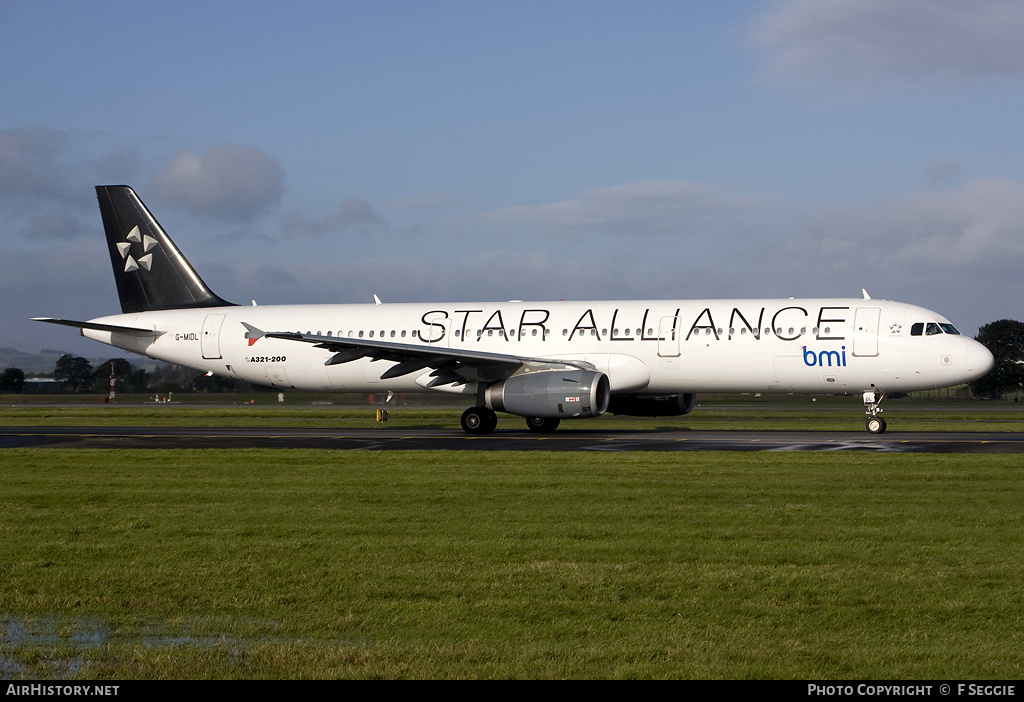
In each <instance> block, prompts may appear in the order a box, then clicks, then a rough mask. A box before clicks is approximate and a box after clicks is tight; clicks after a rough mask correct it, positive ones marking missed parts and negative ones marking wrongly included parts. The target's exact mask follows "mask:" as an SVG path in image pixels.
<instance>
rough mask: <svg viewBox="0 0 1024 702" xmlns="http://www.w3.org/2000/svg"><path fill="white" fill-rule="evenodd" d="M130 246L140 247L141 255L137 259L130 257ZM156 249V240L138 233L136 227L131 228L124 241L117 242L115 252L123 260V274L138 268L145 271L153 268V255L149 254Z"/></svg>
mask: <svg viewBox="0 0 1024 702" xmlns="http://www.w3.org/2000/svg"><path fill="white" fill-rule="evenodd" d="M132 244H141V245H142V255H141V256H139V257H138V259H136V258H134V257H133V256H132V255H131V251H132ZM156 247H157V240H156V239H154V238H153V237H151V236H149V235H148V234H142V233H141V232H140V231H139V227H138V225H136V226H134V227H132V230H131V231H130V232H128V236H126V237H125V240H124V241H119V242H117V251H118V253H120V254H121V258H123V259H124V272H125V273H131V272H132V271H137V270H139V269H140V268H142V269H143V270H147V271H148V270H150V269H151V268H152V266H153V254H152V253H151V252H152V251H153V249H155V248H156Z"/></svg>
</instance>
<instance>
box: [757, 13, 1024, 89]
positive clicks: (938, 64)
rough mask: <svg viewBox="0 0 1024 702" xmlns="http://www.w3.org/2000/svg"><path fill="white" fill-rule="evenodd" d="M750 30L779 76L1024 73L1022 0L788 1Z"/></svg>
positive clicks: (859, 78)
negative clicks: (1021, 40) (765, 50)
mask: <svg viewBox="0 0 1024 702" xmlns="http://www.w3.org/2000/svg"><path fill="white" fill-rule="evenodd" d="M751 33H752V37H753V40H754V42H755V44H757V45H758V46H760V47H763V48H765V49H767V50H768V51H769V53H770V59H769V62H768V66H767V69H766V71H765V73H766V75H767V76H768V77H770V78H773V79H782V80H800V79H805V78H814V79H827V80H840V81H843V82H849V83H854V84H860V85H864V86H867V85H877V84H889V83H893V82H902V81H905V80H907V79H910V80H920V79H933V78H954V79H963V78H976V77H1001V78H1011V79H1014V80H1021V79H1024V52H1022V51H1021V50H1020V37H1021V36H1022V35H1024V4H1022V3H1020V2H1019V0H971V1H970V2H964V1H963V0H899V1H896V0H831V1H830V2H823V1H822V0H785V1H783V2H779V3H776V4H774V5H772V6H771V8H770V9H769V10H768V11H767V12H765V13H764V14H763V15H761V16H760V17H758V18H757V19H756V20H755V21H754V23H753V24H752V27H751Z"/></svg>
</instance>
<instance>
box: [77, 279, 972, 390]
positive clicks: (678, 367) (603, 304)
mask: <svg viewBox="0 0 1024 702" xmlns="http://www.w3.org/2000/svg"><path fill="white" fill-rule="evenodd" d="M92 321H93V322H96V323H102V324H109V325H116V326H124V327H135V328H143V329H153V330H156V331H160V332H163V333H162V334H160V335H158V336H156V337H142V336H133V335H128V334H121V333H117V332H110V331H98V330H96V329H83V331H82V333H83V335H84V336H86V337H88V338H91V339H95V340H97V341H100V342H103V343H106V344H110V345H113V346H116V347H119V348H122V349H126V350H129V351H134V352H137V353H140V354H143V355H145V356H149V357H151V358H156V359H160V360H163V361H168V362H171V363H176V364H180V365H183V366H189V367H192V368H196V369H198V370H202V371H208V372H212V373H214V374H216V375H221V376H228V377H233V378H239V379H242V380H245V381H248V382H251V383H256V384H261V385H270V386H274V387H281V388H297V389H302V390H312V391H336V392H373V391H380V390H393V391H395V392H415V391H422V392H430V391H434V390H442V391H444V390H447V391H449V392H459V393H464V394H471V393H475V392H477V391H478V388H477V387H476V384H475V383H469V384H468V385H455V386H447V387H445V386H442V387H439V388H433V389H432V390H428V389H426V388H425V387H424V386H425V384H426V383H427V382H428V381H429V377H428V376H429V372H430V369H427V370H424V371H419V372H413V373H410V374H408V375H403V376H399V377H396V378H391V379H388V380H386V381H385V380H381V375H382V374H383V373H384V372H385V371H386V370H388V369H389V368H390V367H392V366H393V365H395V363H394V362H392V361H383V360H382V361H373V360H371V359H370V358H361V359H358V360H354V361H350V362H347V363H339V364H337V365H330V366H328V365H325V361H327V360H328V359H329V358H330V357H331V356H332V355H333V354H332V352H331V351H329V350H327V349H323V348H318V347H316V346H314V345H312V344H306V343H299V342H295V341H292V340H288V339H278V338H258V339H249V338H247V336H248V335H247V333H246V329H245V327H243V325H242V323H243V322H245V323H247V324H249V325H252V326H254V327H257V328H259V329H262V330H265V331H267V332H299V333H302V334H315V335H317V336H332V337H346V338H351V339H357V340H358V339H373V340H377V341H380V340H384V341H389V342H395V343H401V344H421V345H430V346H434V347H438V348H451V349H471V350H477V351H485V352H490V353H498V354H511V355H515V356H520V357H530V358H543V359H552V360H564V361H572V362H580V363H586V364H590V365H592V366H593V367H594V368H595V369H596V370H599V371H601V372H603V373H605V374H606V375H607V376H608V379H609V381H610V385H611V391H612V393H613V394H616V393H619V394H622V393H669V392H672V393H675V392H686V393H698V392H799V393H819V392H821V393H861V392H864V391H869V390H877V391H881V392H885V393H892V392H907V391H911V390H919V389H926V388H935V387H945V386H949V385H955V384H959V383H963V382H967V381H968V380H972V379H974V378H976V377H980V375H982V374H984V372H986V371H987V370H988V368H989V366H990V365H991V355H990V354H989V352H988V351H987V350H986V349H985V348H984V347H983V346H981V344H979V343H977V342H975V341H974V340H972V339H970V338H968V337H966V336H963V335H961V334H959V333H956V331H955V329H953V328H952V327H951V325H949V323H948V321H947V320H946V319H945V318H944V317H942V316H941V315H938V314H936V313H935V312H932V311H929V310H927V309H924V308H922V307H917V306H914V305H909V304H904V303H899V302H892V301H887V300H871V299H864V300H862V299H801V300H794V299H789V300H680V301H671V300H659V301H630V302H616V301H600V302H500V303H499V302H478V303H435V304H383V305H375V304H369V305H268V306H258V307H257V306H252V307H243V306H230V307H211V308H203V309H180V310H167V311H151V312H138V313H134V314H123V315H112V316H109V317H102V318H99V319H95V320H92ZM928 323H933V324H935V329H938V331H937V333H932V334H928V333H921V332H919V333H917V334H912V329H914V328H915V326H914V325H922V326H921V327H918V329H921V328H927V327H925V326H924V325H927V324H928ZM939 324H941V325H943V326H942V327H941V328H940V327H939ZM951 332H952V333H951Z"/></svg>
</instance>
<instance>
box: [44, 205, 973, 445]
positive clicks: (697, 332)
mask: <svg viewBox="0 0 1024 702" xmlns="http://www.w3.org/2000/svg"><path fill="white" fill-rule="evenodd" d="M96 194H97V197H98V198H99V204H100V212H101V214H102V216H103V226H104V229H105V231H106V237H107V248H108V250H109V253H110V261H111V264H112V265H113V268H114V278H115V280H116V281H117V292H118V295H119V296H120V299H121V314H118V315H110V316H107V317H98V318H96V319H92V320H89V321H87V322H78V321H72V320H65V319H54V318H49V317H46V318H36V319H38V321H43V322H50V323H54V324H63V325H66V326H71V327H77V328H78V329H80V330H81V333H82V335H83V336H86V337H88V338H90V339H94V340H96V341H99V342H102V343H104V344H109V345H111V346H115V347H117V348H120V349H124V350H126V351H133V352H135V353H139V354H142V355H144V356H149V357H150V358H156V359H159V360H162V361H167V362H169V363H176V364H179V365H183V366H188V367H190V368H195V369H197V370H201V371H206V372H208V373H212V374H214V375H220V376H226V377H230V378H238V379H240V380H244V381H247V382H250V383H254V384H257V385H269V386H273V387H277V388H295V389H299V390H306V391H328V392H331V391H333V392H383V391H393V392H445V393H453V394H457V395H464V396H465V397H466V401H467V403H468V404H470V405H471V406H470V407H469V409H467V410H466V411H465V413H464V414H463V416H462V427H463V429H464V430H465V431H467V432H469V433H488V432H491V431H493V430H494V428H495V427H496V425H497V415H496V414H495V412H507V413H510V414H517V415H520V416H522V417H524V418H525V419H526V424H527V426H528V427H529V428H530V429H531V430H533V431H539V432H546V431H553V430H554V429H555V428H556V427H557V426H558V423H559V421H560V420H561V419H563V418H574V417H579V418H582V417H597V416H600V415H601V414H604V413H605V412H612V413H617V414H628V415H638V416H672V415H682V414H686V413H688V412H690V411H691V410H692V409H693V408H694V403H695V397H696V393H699V392H717V393H733V392H737V393H738V392H763V393H836V394H847V393H856V394H862V395H863V397H864V403H865V406H866V411H867V415H868V418H867V429H868V431H871V432H874V433H881V432H883V431H885V427H886V423H885V420H884V419H882V418H881V417H880V416H878V415H879V413H880V412H881V409H880V408H879V402H881V400H882V398H883V397H884V396H885V395H886V394H889V393H894V392H908V391H911V390H923V389H929V388H940V387H947V386H950V385H956V384H959V383H964V382H967V381H970V380H974V379H977V378H980V377H981V376H983V375H984V374H985V373H987V372H988V371H989V369H990V368H991V367H992V364H993V358H992V354H991V353H990V352H989V351H988V349H986V348H985V347H984V346H982V345H981V344H979V343H978V342H976V341H974V340H973V339H969V338H967V337H965V336H963V335H962V334H960V332H959V331H957V329H956V327H954V326H953V325H952V324H950V322H949V321H948V320H947V319H945V318H944V317H942V316H941V315H939V314H936V313H935V312H931V311H929V310H926V309H924V308H921V307H916V306H914V305H908V304H904V303H901V302H892V301H889V300H873V299H870V298H869V297H868V295H867V293H865V294H864V298H863V299H800V300H795V299H787V300H651V301H631V302H616V301H602V302H564V301H562V302H521V301H513V302H502V303H498V302H468V303H450V304H449V303H440V304H438V303H432V304H380V302H379V300H378V301H376V303H375V304H365V305H266V306H256V305H255V303H253V306H251V307H249V306H239V305H234V304H232V303H230V302H227V301H225V300H223V299H221V298H220V297H218V296H217V295H216V294H214V293H213V291H211V290H210V288H209V287H207V285H206V283H204V282H203V280H202V278H200V277H199V274H198V273H196V271H195V270H194V269H193V268H192V266H191V265H190V264H189V262H188V261H187V260H185V257H184V256H182V255H181V252H179V251H178V248H177V247H176V246H175V245H174V242H172V241H171V239H170V238H169V237H168V236H167V233H166V232H165V231H164V230H163V228H162V227H161V226H160V224H159V222H157V221H156V219H155V218H154V217H153V215H152V214H150V212H149V210H148V209H147V208H146V206H145V205H144V204H143V203H142V201H141V200H140V199H139V198H138V196H137V195H136V194H135V192H134V191H133V190H132V189H131V188H130V187H128V186H124V185H103V186H98V187H97V188H96Z"/></svg>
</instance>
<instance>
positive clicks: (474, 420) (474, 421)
mask: <svg viewBox="0 0 1024 702" xmlns="http://www.w3.org/2000/svg"><path fill="white" fill-rule="evenodd" d="M497 426H498V415H496V414H495V413H494V410H492V409H488V408H487V407H470V408H469V409H468V410H466V411H465V412H463V413H462V430H463V431H464V432H466V433H467V434H490V433H491V432H492V431H494V429H495V427H497Z"/></svg>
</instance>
